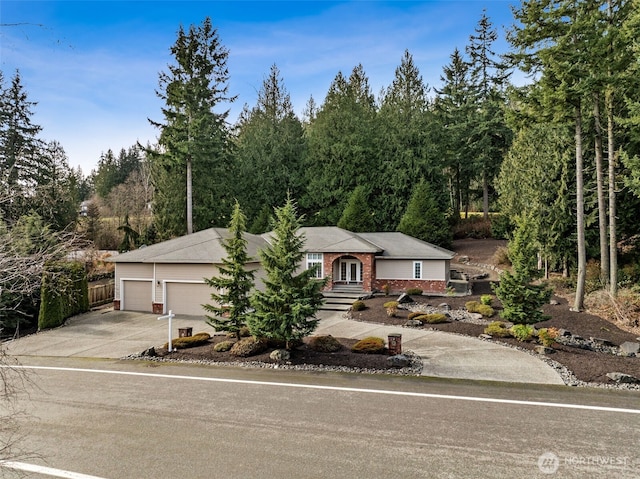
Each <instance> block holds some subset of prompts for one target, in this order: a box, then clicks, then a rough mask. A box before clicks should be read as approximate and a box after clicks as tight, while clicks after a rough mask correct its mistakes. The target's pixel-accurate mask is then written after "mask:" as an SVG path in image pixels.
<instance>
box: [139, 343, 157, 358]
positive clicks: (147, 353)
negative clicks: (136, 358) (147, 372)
mask: <svg viewBox="0 0 640 479" xmlns="http://www.w3.org/2000/svg"><path fill="white" fill-rule="evenodd" d="M142 356H145V357H148V358H155V357H157V356H158V353H157V352H156V348H154V347H153V346H151V347H150V348H149V349H145V350H144V351H142Z"/></svg>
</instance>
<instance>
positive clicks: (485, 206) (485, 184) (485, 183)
mask: <svg viewBox="0 0 640 479" xmlns="http://www.w3.org/2000/svg"><path fill="white" fill-rule="evenodd" d="M482 215H483V218H484V219H485V220H488V219H489V180H488V179H487V172H486V171H483V172H482Z"/></svg>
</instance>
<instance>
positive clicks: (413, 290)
mask: <svg viewBox="0 0 640 479" xmlns="http://www.w3.org/2000/svg"><path fill="white" fill-rule="evenodd" d="M422 292H423V291H422V290H421V289H420V288H408V289H407V294H408V295H409V296H421V295H422Z"/></svg>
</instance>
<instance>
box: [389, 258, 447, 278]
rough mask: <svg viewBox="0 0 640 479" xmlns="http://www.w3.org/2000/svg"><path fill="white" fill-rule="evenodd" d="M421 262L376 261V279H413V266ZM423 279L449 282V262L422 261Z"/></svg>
mask: <svg viewBox="0 0 640 479" xmlns="http://www.w3.org/2000/svg"><path fill="white" fill-rule="evenodd" d="M416 261H420V260H383V259H376V278H377V279H379V280H384V279H388V280H392V279H413V264H414V262H416ZM421 262H422V279H425V280H440V281H443V280H447V279H448V278H449V272H448V265H447V263H448V261H445V260H422V261H421Z"/></svg>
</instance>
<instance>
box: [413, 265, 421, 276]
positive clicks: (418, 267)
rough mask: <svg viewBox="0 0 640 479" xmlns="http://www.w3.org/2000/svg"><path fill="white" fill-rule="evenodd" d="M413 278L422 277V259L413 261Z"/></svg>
mask: <svg viewBox="0 0 640 479" xmlns="http://www.w3.org/2000/svg"><path fill="white" fill-rule="evenodd" d="M413 279H422V261H414V262H413Z"/></svg>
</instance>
